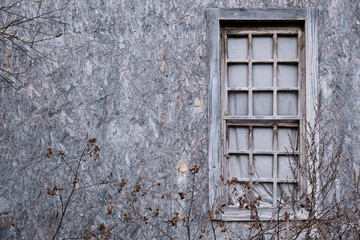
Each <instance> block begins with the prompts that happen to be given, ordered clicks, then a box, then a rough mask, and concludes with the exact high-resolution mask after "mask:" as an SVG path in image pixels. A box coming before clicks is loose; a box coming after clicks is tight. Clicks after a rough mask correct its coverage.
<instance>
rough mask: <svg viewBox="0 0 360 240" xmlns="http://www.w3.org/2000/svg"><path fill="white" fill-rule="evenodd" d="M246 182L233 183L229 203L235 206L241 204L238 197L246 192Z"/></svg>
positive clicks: (229, 191) (229, 190)
mask: <svg viewBox="0 0 360 240" xmlns="http://www.w3.org/2000/svg"><path fill="white" fill-rule="evenodd" d="M244 187H245V184H243V183H238V184H234V185H233V184H231V185H229V188H228V196H229V204H230V205H234V206H237V207H238V206H239V205H240V204H239V201H238V198H239V197H240V196H241V195H242V194H243V193H244Z"/></svg>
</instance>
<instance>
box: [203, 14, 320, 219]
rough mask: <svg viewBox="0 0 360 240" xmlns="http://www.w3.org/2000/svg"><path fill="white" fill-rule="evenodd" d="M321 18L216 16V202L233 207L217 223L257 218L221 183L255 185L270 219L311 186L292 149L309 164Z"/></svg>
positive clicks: (212, 101) (211, 38) (212, 117)
mask: <svg viewBox="0 0 360 240" xmlns="http://www.w3.org/2000/svg"><path fill="white" fill-rule="evenodd" d="M316 18H317V10H316V9H314V8H308V9H250V10H249V9H210V10H208V54H209V183H210V184H209V187H210V189H209V198H210V206H212V207H213V206H214V205H218V204H220V205H222V206H226V208H225V211H224V212H223V213H220V214H218V216H216V218H217V219H221V220H230V221H234V220H249V219H250V216H249V212H248V211H246V210H242V209H240V208H239V207H238V205H239V203H238V201H237V198H238V196H237V195H233V194H232V192H231V191H229V190H228V186H226V185H225V186H222V187H219V185H218V182H219V179H220V176H223V177H225V179H228V180H231V179H234V178H236V179H237V181H238V183H237V188H238V189H242V188H243V186H244V185H245V184H247V183H249V182H250V183H251V184H252V186H253V193H252V194H253V195H254V196H261V200H260V206H259V210H260V213H261V217H262V218H263V219H266V218H267V217H269V216H271V214H272V212H273V209H274V208H276V206H277V204H278V202H279V201H282V200H283V199H285V198H286V196H287V195H288V194H289V191H292V192H293V193H296V189H297V187H298V186H300V187H305V185H306V183H305V182H304V181H302V179H299V178H297V176H294V175H293V173H292V171H291V169H290V168H289V164H288V159H289V158H288V156H287V151H286V149H288V150H290V152H292V151H291V145H292V146H293V147H294V150H295V151H294V152H292V154H294V155H296V156H299V157H300V158H301V157H303V155H302V154H301V152H305V151H302V150H301V149H302V148H303V143H302V138H301V137H300V136H301V134H304V126H305V122H306V121H308V122H312V121H313V118H314V112H313V104H314V102H315V101H314V99H315V98H316V93H317V82H316V81H317V80H316V79H317V64H316V57H317V43H316V41H317V35H316V34H317V31H316ZM289 137H290V139H291V144H290V141H289Z"/></svg>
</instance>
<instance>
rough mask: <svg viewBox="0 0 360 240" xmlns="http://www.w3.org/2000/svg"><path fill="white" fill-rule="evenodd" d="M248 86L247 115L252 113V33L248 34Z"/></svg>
mask: <svg viewBox="0 0 360 240" xmlns="http://www.w3.org/2000/svg"><path fill="white" fill-rule="evenodd" d="M248 42H249V44H248V62H249V63H248V87H249V93H248V94H249V96H248V97H249V98H248V103H249V104H248V111H249V116H252V115H253V112H252V110H253V107H252V102H253V101H252V34H249V35H248Z"/></svg>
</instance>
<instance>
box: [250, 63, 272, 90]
mask: <svg viewBox="0 0 360 240" xmlns="http://www.w3.org/2000/svg"><path fill="white" fill-rule="evenodd" d="M272 83H273V66H272V65H271V64H254V65H253V87H272V85H273V84H272Z"/></svg>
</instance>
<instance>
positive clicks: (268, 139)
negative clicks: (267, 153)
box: [253, 128, 273, 150]
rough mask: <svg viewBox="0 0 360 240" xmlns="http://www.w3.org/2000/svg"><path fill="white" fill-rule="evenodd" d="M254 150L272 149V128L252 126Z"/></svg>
mask: <svg viewBox="0 0 360 240" xmlns="http://www.w3.org/2000/svg"><path fill="white" fill-rule="evenodd" d="M253 141H254V150H272V149H273V129H272V128H253Z"/></svg>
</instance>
